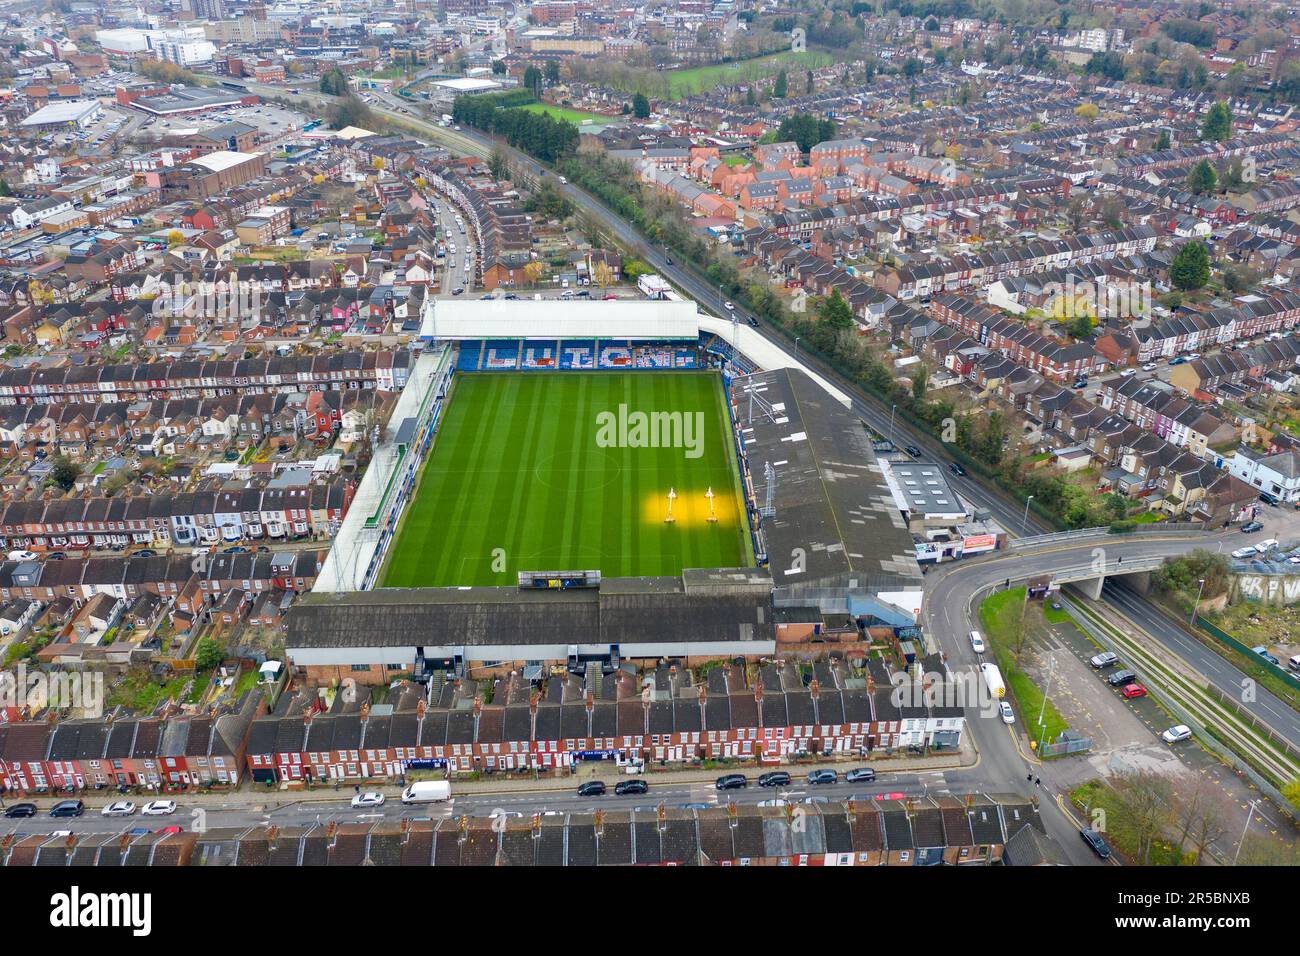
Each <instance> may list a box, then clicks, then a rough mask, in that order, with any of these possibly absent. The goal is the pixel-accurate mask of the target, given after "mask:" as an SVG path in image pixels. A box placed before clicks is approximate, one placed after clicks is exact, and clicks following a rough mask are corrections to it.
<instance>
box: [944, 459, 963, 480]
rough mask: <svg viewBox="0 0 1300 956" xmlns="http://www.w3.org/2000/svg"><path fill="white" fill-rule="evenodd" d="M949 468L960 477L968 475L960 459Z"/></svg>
mask: <svg viewBox="0 0 1300 956" xmlns="http://www.w3.org/2000/svg"><path fill="white" fill-rule="evenodd" d="M948 470H949V471H951V472H952V473H953V474H954V475H956V476H957V477H958V478H965V477H966V469H965V468H963V467H962V466H961V462H959V461H954V462H953V463H952V464H951V465H949V466H948Z"/></svg>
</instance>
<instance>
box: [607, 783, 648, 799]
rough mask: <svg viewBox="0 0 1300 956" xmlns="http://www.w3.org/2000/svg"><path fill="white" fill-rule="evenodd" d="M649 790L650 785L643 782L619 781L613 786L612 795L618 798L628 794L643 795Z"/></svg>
mask: <svg viewBox="0 0 1300 956" xmlns="http://www.w3.org/2000/svg"><path fill="white" fill-rule="evenodd" d="M649 789H650V784H648V783H646V782H645V781H644V780H621V781H619V782H618V783H617V784H615V785H614V793H615V794H616V795H618V796H620V797H621V796H625V795H627V794H630V793H645V792H646V791H648V790H649Z"/></svg>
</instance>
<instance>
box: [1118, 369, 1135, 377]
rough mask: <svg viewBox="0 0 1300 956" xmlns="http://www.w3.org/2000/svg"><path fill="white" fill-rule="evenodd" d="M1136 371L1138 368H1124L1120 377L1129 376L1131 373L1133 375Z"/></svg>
mask: <svg viewBox="0 0 1300 956" xmlns="http://www.w3.org/2000/svg"><path fill="white" fill-rule="evenodd" d="M1136 371H1137V369H1132V368H1126V369H1124V370H1123V371H1122V372H1120V373H1119V374H1120V378H1128V377H1129V376H1130V375H1132V374H1133V373H1134V372H1136Z"/></svg>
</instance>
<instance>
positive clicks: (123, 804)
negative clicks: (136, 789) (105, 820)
mask: <svg viewBox="0 0 1300 956" xmlns="http://www.w3.org/2000/svg"><path fill="white" fill-rule="evenodd" d="M99 813H100V816H104V817H129V816H130V815H131V814H133V813H135V804H134V803H132V802H131V801H130V800H118V801H117V802H116V803H110V804H109V805H108V806H106V807H105V808H104V809H103V810H101V811H99Z"/></svg>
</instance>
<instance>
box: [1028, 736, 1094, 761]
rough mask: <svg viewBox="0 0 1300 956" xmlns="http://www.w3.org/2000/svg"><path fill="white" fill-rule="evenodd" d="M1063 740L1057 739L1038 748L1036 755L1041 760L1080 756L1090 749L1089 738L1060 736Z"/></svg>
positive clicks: (1090, 739) (1090, 740)
mask: <svg viewBox="0 0 1300 956" xmlns="http://www.w3.org/2000/svg"><path fill="white" fill-rule="evenodd" d="M1061 737H1064V738H1065V739H1064V740H1061V739H1057V740H1056V741H1055V742H1054V743H1050V744H1043V746H1041V747H1039V748H1038V755H1039V756H1040V757H1043V758H1047V757H1064V756H1065V755H1067V754H1081V753H1083V752H1084V751H1086V750H1091V749H1092V738H1091V737H1079V736H1070V735H1068V734H1062V735H1061Z"/></svg>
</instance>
